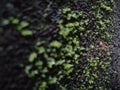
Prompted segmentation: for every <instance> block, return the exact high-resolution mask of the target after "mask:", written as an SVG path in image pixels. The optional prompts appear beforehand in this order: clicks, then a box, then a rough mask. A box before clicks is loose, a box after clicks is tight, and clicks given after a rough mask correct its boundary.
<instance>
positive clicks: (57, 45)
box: [50, 41, 62, 48]
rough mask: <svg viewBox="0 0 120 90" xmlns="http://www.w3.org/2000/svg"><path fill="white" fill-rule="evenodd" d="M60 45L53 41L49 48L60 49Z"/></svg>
mask: <svg viewBox="0 0 120 90" xmlns="http://www.w3.org/2000/svg"><path fill="white" fill-rule="evenodd" d="M61 45H62V44H61V43H60V42H58V41H53V42H51V43H50V46H52V47H56V48H60V47H61Z"/></svg>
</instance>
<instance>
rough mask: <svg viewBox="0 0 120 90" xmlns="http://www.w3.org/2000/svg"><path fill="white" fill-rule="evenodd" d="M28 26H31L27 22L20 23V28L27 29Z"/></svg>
mask: <svg viewBox="0 0 120 90" xmlns="http://www.w3.org/2000/svg"><path fill="white" fill-rule="evenodd" d="M28 25H29V23H28V22H26V21H22V22H21V23H20V26H21V27H22V28H25V27H27V26H28Z"/></svg>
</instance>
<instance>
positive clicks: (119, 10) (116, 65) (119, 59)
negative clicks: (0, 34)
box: [111, 0, 120, 90]
mask: <svg viewBox="0 0 120 90" xmlns="http://www.w3.org/2000/svg"><path fill="white" fill-rule="evenodd" d="M115 10H116V12H115V19H114V27H115V29H114V35H113V49H112V52H113V53H112V57H113V60H112V72H113V74H112V83H111V85H112V90H120V0H115Z"/></svg>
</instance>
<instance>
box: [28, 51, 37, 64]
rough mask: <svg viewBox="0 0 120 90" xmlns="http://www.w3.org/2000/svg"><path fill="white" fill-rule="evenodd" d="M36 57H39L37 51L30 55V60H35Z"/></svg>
mask: <svg viewBox="0 0 120 90" xmlns="http://www.w3.org/2000/svg"><path fill="white" fill-rule="evenodd" d="M36 58H37V54H36V53H35V52H33V53H31V54H30V56H29V62H34V60H35V59H36Z"/></svg>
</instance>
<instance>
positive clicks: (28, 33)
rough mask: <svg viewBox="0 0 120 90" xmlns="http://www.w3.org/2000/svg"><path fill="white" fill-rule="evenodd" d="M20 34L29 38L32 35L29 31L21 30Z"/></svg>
mask: <svg viewBox="0 0 120 90" xmlns="http://www.w3.org/2000/svg"><path fill="white" fill-rule="evenodd" d="M21 34H22V35H23V36H31V35H32V34H33V33H32V31H30V30H23V31H21Z"/></svg>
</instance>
